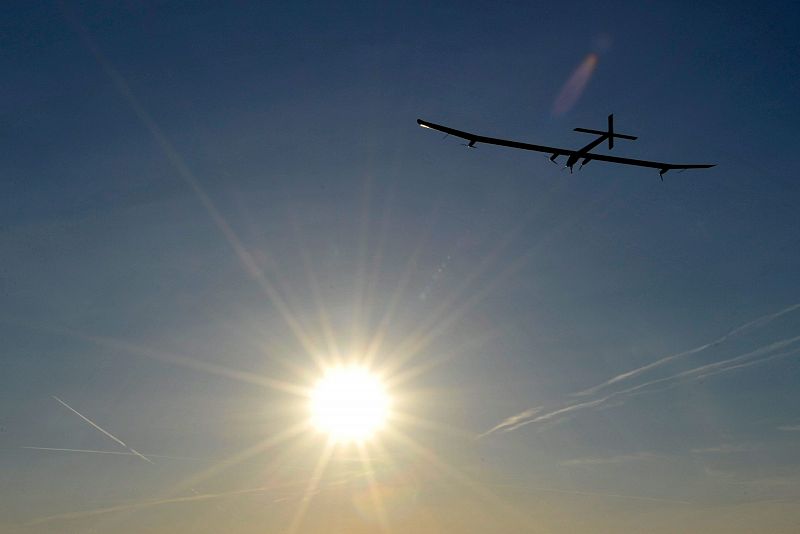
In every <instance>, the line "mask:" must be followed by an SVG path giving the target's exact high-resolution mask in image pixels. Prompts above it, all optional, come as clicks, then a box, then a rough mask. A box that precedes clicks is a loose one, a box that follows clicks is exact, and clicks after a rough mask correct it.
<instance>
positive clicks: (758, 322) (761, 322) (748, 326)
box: [573, 303, 800, 397]
mask: <svg viewBox="0 0 800 534" xmlns="http://www.w3.org/2000/svg"><path fill="white" fill-rule="evenodd" d="M798 308H800V303H798V304H793V305H792V306H789V307H788V308H784V309H782V310H780V311H778V312H775V313H771V314H769V315H764V316H762V317H759V318H758V319H755V320H753V321H750V322H748V323H745V324H743V325H741V326H738V327H736V328H734V329H733V330H731V331H730V332H728V333H726V334H725V335H723V336H721V337H719V338H717V339H715V340H714V341H711V342H710V343H705V344H703V345H700V346H699V347H695V348H693V349H689V350H686V351H683V352H678V353H675V354H671V355H669V356H664V357H663V358H660V359H658V360H656V361H654V362H653V363H649V364H647V365H643V366H642V367H638V368H636V369H632V370H630V371H626V372H624V373H621V374H619V375H617V376H615V377H613V378H610V379H608V380H606V381H605V382H603V383H601V384H598V385H596V386H593V387H591V388H588V389H584V390H583V391H579V392H577V393H573V396H576V397H584V396H588V395H594V394H595V393H597V392H598V391H600V390H602V389H605V388H607V387H608V386H611V385H613V384H616V383H617V382H621V381H623V380H628V379H630V378H633V377H636V376H638V375H640V374H642V373H646V372H647V371H650V370H652V369H655V368H657V367H661V366H662V365H665V364H667V363H669V362H672V361H675V360H677V359H680V358H684V357H686V356H691V355H693V354H697V353H698V352H702V351H704V350H707V349H710V348H712V347H716V346H717V345H720V344H722V343H724V342H725V341H727V340H729V339H731V338H732V337H736V336H738V335H740V334H742V333H744V332H747V331H748V330H752V329H754V328H759V327H762V326H766V325H767V324H769V323H770V322H772V321H774V320H775V319H777V318H779V317H781V316H782V315H786V314H787V313H791V312H793V311H794V310H796V309H798Z"/></svg>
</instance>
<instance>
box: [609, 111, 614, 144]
mask: <svg viewBox="0 0 800 534" xmlns="http://www.w3.org/2000/svg"><path fill="white" fill-rule="evenodd" d="M612 148H614V114H613V113H612V114H611V115H609V116H608V149H609V150H611V149H612Z"/></svg>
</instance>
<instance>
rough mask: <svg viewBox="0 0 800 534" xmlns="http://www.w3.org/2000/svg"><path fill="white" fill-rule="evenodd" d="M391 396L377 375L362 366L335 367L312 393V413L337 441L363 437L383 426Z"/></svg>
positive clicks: (349, 440)
mask: <svg viewBox="0 0 800 534" xmlns="http://www.w3.org/2000/svg"><path fill="white" fill-rule="evenodd" d="M388 412H389V397H388V396H387V394H386V390H385V389H384V387H383V384H382V383H381V381H380V380H379V378H378V377H377V376H375V375H374V374H372V373H370V372H369V371H367V370H366V369H363V368H360V367H339V368H335V369H331V370H330V371H328V372H327V373H326V374H325V376H324V377H323V378H322V379H321V380H320V381H319V383H317V385H316V387H314V390H313V392H312V394H311V416H312V420H313V422H314V426H316V427H317V428H318V429H319V430H322V431H323V432H326V433H327V434H328V435H329V436H330V437H331V438H332V439H333V440H334V441H338V442H352V441H363V440H365V439H368V438H369V437H371V436H372V435H373V434H374V433H375V432H376V431H377V430H379V429H380V428H381V427H382V426H383V425H384V423H385V422H386V418H387V415H388Z"/></svg>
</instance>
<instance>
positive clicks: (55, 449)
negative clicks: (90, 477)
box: [20, 447, 198, 460]
mask: <svg viewBox="0 0 800 534" xmlns="http://www.w3.org/2000/svg"><path fill="white" fill-rule="evenodd" d="M20 449H27V450H31V451H57V452H82V453H89V454H114V455H118V456H139V455H138V454H135V453H132V452H129V451H100V450H95V449H65V448H60V447H20ZM147 456H148V457H149V458H168V459H170V460H198V458H190V457H188V456H170V455H167V454H148V455H147Z"/></svg>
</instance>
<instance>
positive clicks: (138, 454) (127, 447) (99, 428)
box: [53, 395, 153, 464]
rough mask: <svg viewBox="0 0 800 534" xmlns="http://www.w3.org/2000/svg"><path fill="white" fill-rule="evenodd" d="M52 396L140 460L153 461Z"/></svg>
mask: <svg viewBox="0 0 800 534" xmlns="http://www.w3.org/2000/svg"><path fill="white" fill-rule="evenodd" d="M53 398H54V399H55V400H57V401H58V402H60V403H61V404H62V405H64V406H65V407H66V408H67V409H69V410H70V411H71V412H72V413H74V414H75V415H77V416H78V417H80V418H81V419H83V420H84V421H86V422H87V423H89V424H90V425H92V426H93V427H95V428H96V429H97V430H99V431H100V432H102V433H103V434H105V435H106V436H108V437H109V438H111V439H113V440H114V441H116V442H117V443H119V444H120V445H122V446H123V447H125V448H126V449H128V450H129V451H130V452H131V453H133V454H134V455H136V456H138V457H139V458H141V459H142V460H144V461H146V462H149V463H151V464H152V463H153V461H152V460H151V459H150V458H148V457H147V456H145V455H144V454H142V453H140V452H138V451H136V450H135V449H133V448H132V447H129V446H128V445H126V444H125V442H124V441H122V440H121V439H119V438H118V437H116V436H115V435H114V434H112V433H111V432H108V431H106V430H104V429H103V428H101V427H100V425H98V424H97V423H95V422H94V421H92V420H91V419H89V418H88V417H86V416H85V415H83V414H82V413H80V412H79V411H78V410H76V409H75V408H73V407H72V406H70V405H69V404H67V403H66V402H64V401H63V400H61V399H59V398H58V397H56V396H55V395H53Z"/></svg>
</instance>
